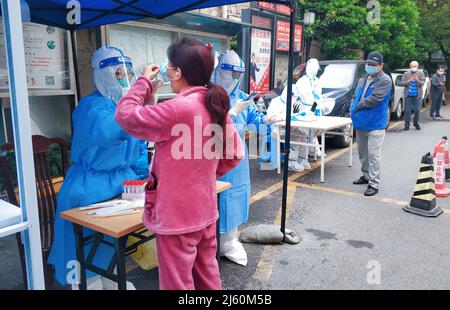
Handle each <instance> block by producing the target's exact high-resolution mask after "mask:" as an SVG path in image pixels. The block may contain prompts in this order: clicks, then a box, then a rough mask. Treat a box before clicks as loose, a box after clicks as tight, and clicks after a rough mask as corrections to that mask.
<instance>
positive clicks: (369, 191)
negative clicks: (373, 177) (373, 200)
mask: <svg viewBox="0 0 450 310" xmlns="http://www.w3.org/2000/svg"><path fill="white" fill-rule="evenodd" d="M376 194H378V189H376V188H375V187H372V186H370V185H369V186H368V187H367V189H366V191H365V192H364V196H375V195H376Z"/></svg>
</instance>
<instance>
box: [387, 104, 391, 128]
mask: <svg viewBox="0 0 450 310" xmlns="http://www.w3.org/2000/svg"><path fill="white" fill-rule="evenodd" d="M391 111H392V108H391V105H390V104H389V105H388V112H387V115H386V122H387V125H386V128H389V125H390V124H391V113H392V112H391Z"/></svg>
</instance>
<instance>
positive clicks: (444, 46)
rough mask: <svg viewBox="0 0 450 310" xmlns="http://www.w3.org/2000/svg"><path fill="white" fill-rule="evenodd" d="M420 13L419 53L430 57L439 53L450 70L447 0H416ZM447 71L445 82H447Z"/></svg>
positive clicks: (449, 7)
mask: <svg viewBox="0 0 450 310" xmlns="http://www.w3.org/2000/svg"><path fill="white" fill-rule="evenodd" d="M417 7H418V9H419V13H420V17H421V18H420V28H421V38H422V39H421V40H419V42H420V45H419V48H420V51H421V52H423V53H425V54H426V55H428V58H429V59H431V55H432V54H433V53H435V52H436V51H441V52H442V55H443V56H444V58H445V62H446V63H447V68H450V18H449V16H450V2H449V1H448V0H417ZM449 74H450V73H449V70H447V80H449V79H448V78H449Z"/></svg>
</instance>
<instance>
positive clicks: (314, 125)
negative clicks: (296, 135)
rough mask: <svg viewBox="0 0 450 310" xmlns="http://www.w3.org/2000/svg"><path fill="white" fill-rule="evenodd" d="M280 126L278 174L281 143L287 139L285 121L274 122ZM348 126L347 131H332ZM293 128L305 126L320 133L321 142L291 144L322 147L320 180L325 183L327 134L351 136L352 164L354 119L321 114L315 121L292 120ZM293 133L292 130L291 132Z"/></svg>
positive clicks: (278, 133)
mask: <svg viewBox="0 0 450 310" xmlns="http://www.w3.org/2000/svg"><path fill="white" fill-rule="evenodd" d="M274 125H275V126H277V127H278V130H276V132H277V141H278V143H277V160H278V169H277V171H278V174H280V173H281V156H280V155H281V148H280V143H281V142H285V140H282V139H281V129H282V128H284V127H285V122H278V123H275V124H274ZM346 126H350V130H349V131H348V132H347V133H346V132H336V131H332V130H334V129H338V128H344V127H346ZM291 128H303V129H311V130H314V131H316V132H317V133H318V135H319V134H320V137H321V141H320V144H319V143H318V142H317V141H316V142H315V143H307V142H297V141H292V140H291V144H295V145H305V146H312V147H314V148H315V149H318V148H319V149H320V150H321V151H322V155H321V158H320V182H321V183H324V181H325V158H324V154H325V134H328V135H336V136H348V137H350V162H349V166H350V167H351V166H352V163H353V155H352V154H353V123H352V120H351V119H350V118H348V117H337V116H321V117H319V118H318V119H317V120H314V121H310V122H307V121H292V122H291ZM291 134H292V132H291Z"/></svg>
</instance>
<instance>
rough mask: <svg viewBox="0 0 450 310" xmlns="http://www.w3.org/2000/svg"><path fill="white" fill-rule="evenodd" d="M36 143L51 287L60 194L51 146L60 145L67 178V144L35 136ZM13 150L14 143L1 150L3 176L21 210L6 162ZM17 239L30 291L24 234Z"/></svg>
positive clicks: (44, 246)
mask: <svg viewBox="0 0 450 310" xmlns="http://www.w3.org/2000/svg"><path fill="white" fill-rule="evenodd" d="M32 143H33V154H34V167H35V176H36V191H37V198H38V199H37V201H38V209H39V224H40V232H41V243H42V244H41V246H42V256H43V261H44V275H45V282H46V285H47V286H48V285H49V284H51V283H52V277H53V270H52V267H51V265H48V264H47V258H48V255H49V254H50V249H51V247H52V243H53V236H54V229H53V226H54V220H55V212H56V204H57V191H56V190H55V187H54V184H53V179H52V175H51V171H50V165H49V160H48V153H49V150H50V145H52V144H57V145H59V147H60V149H61V158H62V173H63V177H65V174H66V171H67V165H68V157H67V144H66V142H65V141H64V139H62V138H46V137H44V136H40V135H35V136H32ZM13 149H14V145H13V144H12V143H7V144H4V145H2V146H0V152H1V154H0V170H1V172H2V174H3V178H4V182H5V187H6V191H7V195H8V200H9V202H10V203H11V204H14V205H17V206H19V203H18V199H17V196H16V193H15V190H14V184H12V178H11V175H10V173H9V164H8V161H7V159H6V154H7V152H8V151H12V150H13ZM16 237H17V242H18V246H19V254H20V256H21V263H22V271H23V277H24V284H25V287H26V279H27V278H26V270H25V255H24V250H23V245H22V240H21V238H20V234H17V235H16Z"/></svg>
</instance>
